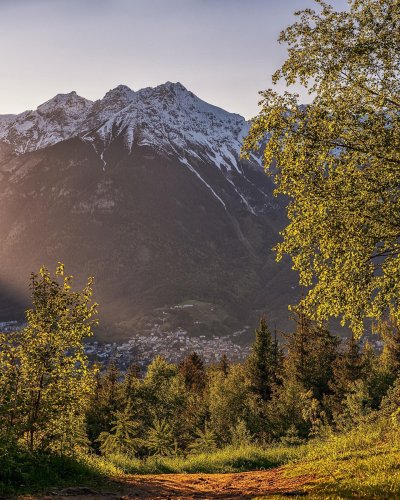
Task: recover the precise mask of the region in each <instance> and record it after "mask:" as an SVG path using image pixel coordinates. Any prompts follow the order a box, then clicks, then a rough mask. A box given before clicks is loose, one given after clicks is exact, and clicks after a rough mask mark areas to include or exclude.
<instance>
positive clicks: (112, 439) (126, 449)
mask: <svg viewBox="0 0 400 500" xmlns="http://www.w3.org/2000/svg"><path fill="white" fill-rule="evenodd" d="M139 430H140V424H139V423H138V422H136V421H133V420H132V411H131V406H130V404H129V403H128V404H127V406H126V408H125V409H124V410H122V411H117V412H115V415H114V420H113V421H112V422H111V428H110V432H102V433H101V434H100V436H99V438H98V441H99V442H100V451H101V452H102V454H103V455H112V454H115V453H123V454H125V455H128V456H133V455H134V454H135V452H136V450H137V449H138V447H139V446H140V445H141V444H142V442H143V441H142V439H141V438H140V437H139Z"/></svg>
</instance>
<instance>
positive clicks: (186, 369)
mask: <svg viewBox="0 0 400 500" xmlns="http://www.w3.org/2000/svg"><path fill="white" fill-rule="evenodd" d="M179 371H180V373H181V374H182V375H183V377H184V379H185V385H186V388H187V389H188V390H189V391H194V392H197V393H201V392H203V390H204V387H205V384H206V374H205V370H204V363H203V361H202V359H201V358H200V356H199V355H198V354H197V353H196V352H192V353H191V354H189V356H187V357H186V358H185V359H184V360H183V361H182V362H181V363H180V365H179Z"/></svg>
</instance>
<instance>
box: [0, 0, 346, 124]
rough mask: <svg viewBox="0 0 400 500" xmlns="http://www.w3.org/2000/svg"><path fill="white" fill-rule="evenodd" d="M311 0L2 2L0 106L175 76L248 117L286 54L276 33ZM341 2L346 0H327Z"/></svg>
mask: <svg viewBox="0 0 400 500" xmlns="http://www.w3.org/2000/svg"><path fill="white" fill-rule="evenodd" d="M313 4H314V3H313V0H0V42H1V43H0V85H1V92H0V114H4V113H18V112H21V111H24V110H25V109H34V108H36V107H37V106H38V105H39V104H40V103H42V102H44V101H46V100H47V99H49V98H50V97H52V96H54V95H55V94H57V93H60V92H70V91H71V90H76V91H77V92H78V94H80V95H82V96H84V97H87V98H89V99H98V98H100V97H102V96H103V95H104V94H105V92H106V91H107V90H109V89H110V88H113V87H116V86H117V85H119V84H121V83H123V84H126V85H128V86H129V87H131V88H132V89H133V90H138V89H140V88H143V87H148V86H155V85H159V84H160V83H164V82H166V81H168V80H169V81H173V82H176V81H180V82H181V83H182V84H183V85H185V87H187V88H188V89H190V90H192V91H193V92H194V93H195V94H197V95H198V96H199V97H201V98H202V99H204V100H206V101H208V102H210V103H212V104H216V105H218V106H221V107H223V108H225V109H227V110H228V111H233V112H237V113H240V114H242V115H244V116H246V117H247V118H249V117H251V116H254V115H255V114H256V113H257V109H258V107H257V102H258V97H259V96H258V94H257V92H258V90H261V89H264V88H267V87H270V86H271V74H272V73H273V71H274V70H275V69H276V68H277V67H279V65H280V63H281V62H282V61H283V59H284V57H285V49H284V47H283V46H280V45H279V44H278V43H277V41H276V39H277V37H278V35H279V32H280V31H281V30H282V29H283V28H284V27H285V26H287V25H289V24H291V23H292V21H293V19H294V18H293V11H294V10H296V9H299V8H302V7H308V6H311V5H313ZM333 4H334V5H335V6H336V7H338V8H345V7H346V5H347V2H346V0H334V1H333Z"/></svg>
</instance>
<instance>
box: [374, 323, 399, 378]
mask: <svg viewBox="0 0 400 500" xmlns="http://www.w3.org/2000/svg"><path fill="white" fill-rule="evenodd" d="M378 333H379V334H380V336H381V338H382V340H383V342H384V346H383V351H382V355H381V358H380V361H381V365H382V368H383V369H384V371H385V372H386V374H387V377H388V382H389V384H391V383H393V382H394V380H395V379H396V378H397V377H398V376H399V374H400V323H399V321H398V320H397V319H396V318H395V317H394V316H392V317H391V318H389V319H387V320H383V321H381V322H379V324H378Z"/></svg>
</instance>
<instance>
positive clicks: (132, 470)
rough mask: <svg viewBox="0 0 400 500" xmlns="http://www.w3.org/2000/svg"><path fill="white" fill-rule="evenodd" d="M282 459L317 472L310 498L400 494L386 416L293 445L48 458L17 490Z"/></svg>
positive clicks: (293, 469)
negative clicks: (182, 453)
mask: <svg viewBox="0 0 400 500" xmlns="http://www.w3.org/2000/svg"><path fill="white" fill-rule="evenodd" d="M279 465H285V470H286V474H287V475H288V477H295V476H305V475H313V476H315V481H314V482H313V483H312V484H309V485H308V486H307V490H308V492H309V495H310V496H309V498H354V496H355V495H356V496H357V498H400V431H399V430H398V429H396V428H394V427H393V426H392V425H391V423H388V421H382V422H381V423H378V424H377V423H375V424H369V425H364V426H362V427H360V428H359V429H356V430H353V431H351V432H349V433H347V434H343V435H339V436H332V437H330V438H329V439H327V440H325V441H321V440H314V441H312V442H310V443H308V444H306V445H303V446H300V447H292V448H290V447H283V446H277V447H271V448H268V449H260V448H256V447H253V446H247V447H242V448H240V449H231V448H227V449H225V450H220V451H217V452H215V453H212V454H210V455H207V454H202V455H196V456H189V457H187V458H180V457H178V458H158V459H156V458H153V459H149V460H147V461H140V460H137V459H129V458H127V457H123V456H115V457H113V458H112V460H109V461H106V460H104V459H99V458H97V457H86V458H85V459H83V460H82V461H80V462H73V461H70V460H64V459H58V461H57V459H56V460H53V461H48V462H47V463H45V461H44V462H42V463H41V465H40V467H36V468H35V467H32V464H31V465H30V466H27V465H26V464H23V463H21V464H20V469H21V470H22V471H25V480H23V481H22V482H21V481H20V480H19V488H18V490H19V491H31V492H34V491H44V490H46V491H49V490H51V489H53V488H56V489H57V488H61V487H64V486H73V485H79V486H83V485H88V486H91V485H93V484H96V486H97V488H99V486H101V484H102V483H103V481H104V487H105V489H110V485H109V484H107V483H106V480H107V478H110V477H114V478H115V477H119V478H123V476H124V475H125V474H157V473H179V472H187V473H194V472H200V473H207V472H242V471H246V470H256V469H257V470H260V469H269V468H272V467H277V466H279ZM18 477H19V478H21V477H24V474H22V475H21V474H19V476H18ZM15 486H17V483H15ZM7 490H8V491H7ZM10 491H11V489H10V488H7V489H4V488H3V489H2V488H1V483H0V493H5V492H10ZM14 491H15V489H14Z"/></svg>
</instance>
